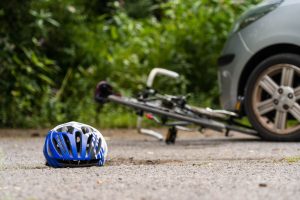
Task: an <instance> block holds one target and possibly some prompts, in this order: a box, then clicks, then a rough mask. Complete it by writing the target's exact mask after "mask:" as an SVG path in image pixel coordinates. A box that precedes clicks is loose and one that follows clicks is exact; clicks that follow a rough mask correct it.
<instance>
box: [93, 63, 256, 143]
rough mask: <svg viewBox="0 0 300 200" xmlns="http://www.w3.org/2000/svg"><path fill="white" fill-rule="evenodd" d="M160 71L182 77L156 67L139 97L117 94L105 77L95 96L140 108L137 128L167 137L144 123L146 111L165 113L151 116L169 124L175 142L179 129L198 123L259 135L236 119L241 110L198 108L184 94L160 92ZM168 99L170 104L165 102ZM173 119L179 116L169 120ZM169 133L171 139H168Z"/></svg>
mask: <svg viewBox="0 0 300 200" xmlns="http://www.w3.org/2000/svg"><path fill="white" fill-rule="evenodd" d="M158 75H164V76H168V77H170V78H174V79H176V78H178V77H179V74H178V73H176V72H173V71H169V70H166V69H162V68H154V69H153V70H152V71H151V72H150V74H149V76H148V79H147V83H146V86H147V87H146V90H144V91H142V92H141V93H140V94H139V95H138V97H137V98H128V97H122V96H120V95H117V94H115V93H114V92H113V88H112V87H111V86H110V85H109V84H108V83H107V82H105V81H102V82H100V83H98V85H97V89H96V92H95V100H96V101H97V102H99V103H106V102H114V103H117V104H121V105H124V106H127V107H130V108H133V109H136V110H137V114H138V118H137V130H138V132H139V133H141V134H145V135H149V136H152V137H155V138H157V139H159V140H163V136H162V134H161V133H158V132H156V131H153V130H151V129H145V128H143V127H142V121H143V117H144V113H145V112H148V113H151V114H154V115H158V116H160V117H162V118H163V119H164V120H163V121H160V120H158V118H156V117H155V116H153V115H147V116H148V118H149V119H152V120H154V121H156V122H157V123H159V124H161V125H164V126H169V127H170V128H169V133H170V134H169V136H170V138H173V140H174V141H173V140H172V141H171V143H174V142H175V139H176V134H177V129H181V130H185V131H189V130H190V129H188V128H186V126H187V125H190V124H194V125H198V126H200V128H201V129H202V128H208V129H213V130H216V131H219V132H225V135H226V136H228V133H229V131H238V132H241V133H245V134H249V135H255V136H257V132H256V131H255V130H253V129H252V128H251V127H248V126H245V125H242V124H240V123H239V122H237V121H236V119H238V114H237V113H234V112H229V111H226V110H212V109H210V108H197V107H193V106H190V105H188V104H186V100H185V98H184V97H178V96H170V95H160V94H157V93H156V91H155V90H154V89H153V88H152V86H153V82H154V80H155V77H156V76H158ZM164 103H166V104H167V106H166V105H163V104H164ZM169 119H172V120H178V121H174V122H171V123H167V122H168V121H169ZM170 138H168V137H167V140H166V141H167V142H168V139H169V140H170Z"/></svg>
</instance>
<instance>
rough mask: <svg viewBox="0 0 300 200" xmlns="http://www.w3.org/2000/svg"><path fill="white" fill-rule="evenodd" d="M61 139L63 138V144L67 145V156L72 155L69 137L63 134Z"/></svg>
mask: <svg viewBox="0 0 300 200" xmlns="http://www.w3.org/2000/svg"><path fill="white" fill-rule="evenodd" d="M63 137H64V140H65V143H66V145H67V149H68V151H69V154H70V155H72V147H71V142H70V140H69V137H68V136H67V135H65V134H63Z"/></svg>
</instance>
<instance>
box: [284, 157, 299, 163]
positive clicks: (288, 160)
mask: <svg viewBox="0 0 300 200" xmlns="http://www.w3.org/2000/svg"><path fill="white" fill-rule="evenodd" d="M285 160H286V161H287V162H288V163H296V162H299V161H300V156H293V157H287V158H285Z"/></svg>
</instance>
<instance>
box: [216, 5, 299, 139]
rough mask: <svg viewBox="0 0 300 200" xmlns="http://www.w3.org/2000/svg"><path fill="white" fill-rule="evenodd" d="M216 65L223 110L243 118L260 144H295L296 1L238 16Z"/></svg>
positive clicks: (296, 73)
mask: <svg viewBox="0 0 300 200" xmlns="http://www.w3.org/2000/svg"><path fill="white" fill-rule="evenodd" d="M298 20H299V21H298ZM218 64H219V83H220V88H221V103H222V106H223V108H224V109H226V110H229V111H235V112H239V113H240V114H241V116H244V115H246V116H248V119H249V121H250V123H251V124H252V125H253V127H254V128H255V129H256V130H257V131H258V132H259V134H260V136H261V137H263V138H264V139H267V140H280V141H295V140H300V0H271V1H270V0H269V1H263V2H262V3H261V4H259V5H257V6H255V7H254V8H252V9H250V10H249V11H247V12H246V13H244V14H243V15H242V16H241V17H240V19H239V20H238V21H237V22H236V24H235V26H234V28H233V30H232V32H231V34H230V36H229V39H228V41H227V43H226V44H225V47H224V49H223V52H222V55H221V57H220V58H219V60H218Z"/></svg>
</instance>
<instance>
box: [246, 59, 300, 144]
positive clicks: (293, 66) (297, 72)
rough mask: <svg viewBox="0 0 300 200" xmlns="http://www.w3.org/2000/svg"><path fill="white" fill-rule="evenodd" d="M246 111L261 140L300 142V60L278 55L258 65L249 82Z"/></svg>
mask: <svg viewBox="0 0 300 200" xmlns="http://www.w3.org/2000/svg"><path fill="white" fill-rule="evenodd" d="M245 110H246V113H247V115H248V118H249V121H250V122H251V124H252V125H253V127H254V128H255V129H256V130H257V131H258V133H259V135H260V136H261V137H263V138H264V139H267V140H273V141H296V140H300V56H299V55H296V54H278V55H275V56H272V57H269V58H267V59H266V60H264V61H263V62H261V63H260V64H259V65H258V66H257V67H256V68H255V70H254V71H253V73H252V74H251V75H250V78H249V80H248V83H247V86H246V92H245Z"/></svg>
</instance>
